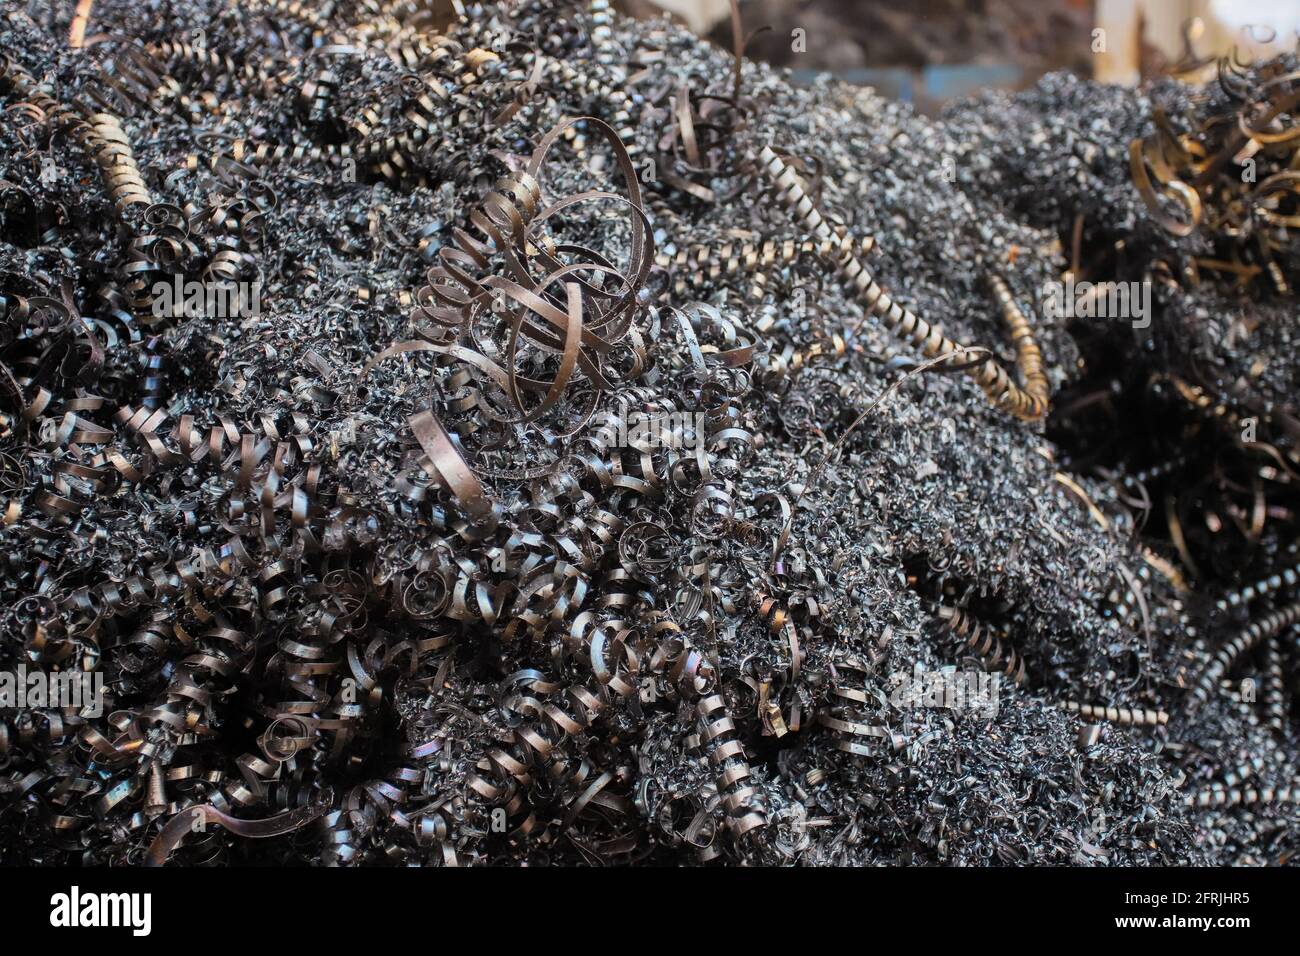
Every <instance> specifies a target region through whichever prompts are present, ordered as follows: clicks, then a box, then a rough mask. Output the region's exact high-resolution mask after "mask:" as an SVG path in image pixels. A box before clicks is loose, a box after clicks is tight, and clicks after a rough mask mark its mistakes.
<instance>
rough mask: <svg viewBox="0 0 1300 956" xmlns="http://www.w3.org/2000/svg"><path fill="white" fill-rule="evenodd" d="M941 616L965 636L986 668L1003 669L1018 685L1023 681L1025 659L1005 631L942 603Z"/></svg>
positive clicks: (949, 627)
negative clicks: (1001, 631) (1007, 638)
mask: <svg viewBox="0 0 1300 956" xmlns="http://www.w3.org/2000/svg"><path fill="white" fill-rule="evenodd" d="M939 619H940V620H941V621H942V622H943V623H944V626H945V627H946V628H947V629H948V630H950V631H952V633H954V634H956V635H957V636H958V637H961V638H964V639H965V641H966V646H967V648H969V649H970V650H971V652H972V653H974V654H975V656H976V657H978V658H979V659H980V661H981V662H983V664H984V667H985V669H987V670H990V671H997V670H999V669H1000V670H1001V673H1002V674H1003V676H1005V677H1009V678H1011V680H1012V682H1013V683H1015V684H1016V686H1019V685H1020V684H1022V683H1023V682H1024V679H1025V659H1024V658H1023V657H1022V656H1021V655H1020V654H1019V653H1018V652H1017V651H1016V649H1015V648H1014V647H1012V646H1011V644H1010V643H1009V642H1007V641H1006V635H1005V634H999V633H997V632H995V631H994V629H993V628H991V627H989V626H988V625H987V624H983V623H981V622H980V621H977V620H976V619H975V618H974V616H972V615H971V614H970V612H969V611H966V610H965V609H963V608H956V607H948V606H947V605H942V606H940V608H939Z"/></svg>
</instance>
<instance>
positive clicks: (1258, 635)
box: [1192, 602, 1300, 707]
mask: <svg viewBox="0 0 1300 956" xmlns="http://www.w3.org/2000/svg"><path fill="white" fill-rule="evenodd" d="M1296 622H1300V602H1297V603H1295V604H1288V605H1287V606H1286V607H1281V608H1277V609H1276V610H1273V611H1270V612H1269V613H1268V614H1265V615H1264V616H1262V617H1260V618H1259V619H1258V620H1256V621H1254V622H1252V623H1251V624H1250V626H1248V627H1247V628H1246V629H1245V630H1243V631H1242V632H1241V633H1239V634H1238V635H1237V636H1236V637H1234V638H1233V639H1232V640H1230V641H1228V643H1226V644H1224V645H1223V646H1222V647H1221V648H1219V650H1218V653H1216V654H1215V655H1214V659H1213V660H1212V661H1210V664H1209V666H1208V667H1206V668H1205V670H1204V671H1203V672H1202V673H1201V676H1200V678H1199V679H1198V680H1197V682H1196V686H1195V687H1194V688H1192V701H1193V706H1194V707H1199V706H1201V705H1203V704H1204V703H1205V702H1206V701H1207V700H1209V699H1210V694H1211V692H1212V691H1213V690H1214V688H1215V686H1216V685H1217V684H1218V683H1219V679H1220V678H1221V677H1223V675H1224V674H1226V673H1227V671H1228V668H1230V667H1231V666H1232V665H1233V663H1234V662H1235V661H1236V660H1237V659H1238V658H1239V657H1241V655H1243V654H1245V653H1246V652H1247V651H1249V650H1251V649H1252V648H1254V647H1256V646H1258V644H1259V642H1260V641H1263V640H1266V639H1268V638H1270V637H1273V636H1275V635H1276V634H1278V633H1279V632H1281V631H1282V630H1283V629H1284V628H1288V627H1291V626H1293V625H1294V624H1296Z"/></svg>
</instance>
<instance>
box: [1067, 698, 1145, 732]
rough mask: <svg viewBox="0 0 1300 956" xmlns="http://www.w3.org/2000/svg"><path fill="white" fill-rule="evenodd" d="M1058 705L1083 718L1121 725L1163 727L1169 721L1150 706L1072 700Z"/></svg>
mask: <svg viewBox="0 0 1300 956" xmlns="http://www.w3.org/2000/svg"><path fill="white" fill-rule="evenodd" d="M1060 707H1061V709H1062V710H1067V711H1069V712H1070V713H1072V714H1078V715H1079V716H1080V717H1082V718H1083V719H1084V720H1108V721H1110V722H1111V723H1112V724H1119V725H1120V726H1122V727H1163V726H1164V725H1165V724H1167V723H1169V715H1168V714H1167V713H1165V712H1164V711H1163V710H1151V709H1150V708H1130V707H1109V706H1106V705H1104V704H1081V703H1079V702H1078V701H1073V700H1067V701H1064V702H1062V703H1061V705H1060Z"/></svg>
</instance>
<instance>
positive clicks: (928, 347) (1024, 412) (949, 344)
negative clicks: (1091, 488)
mask: <svg viewBox="0 0 1300 956" xmlns="http://www.w3.org/2000/svg"><path fill="white" fill-rule="evenodd" d="M758 163H759V167H760V169H761V171H762V173H763V175H765V176H766V177H767V179H768V181H769V182H770V183H771V184H772V186H773V188H774V189H775V190H776V198H777V201H778V202H779V203H780V204H781V205H782V206H784V207H785V208H786V210H787V211H788V212H789V213H790V215H791V217H792V218H793V219H794V220H795V222H797V223H798V224H799V225H800V226H803V227H804V228H805V229H807V230H808V232H809V233H810V234H811V236H812V238H813V239H814V240H815V241H817V242H819V243H833V244H835V247H836V250H837V254H838V255H837V259H836V262H835V265H836V269H837V270H838V272H839V274H840V276H841V278H843V280H844V281H845V282H847V283H849V284H850V285H851V286H852V287H853V288H854V290H855V291H856V294H857V296H858V298H859V299H860V300H861V302H862V304H863V305H865V306H866V307H867V309H869V310H870V311H871V313H872V314H873V315H875V316H876V317H878V318H879V319H880V320H881V321H882V322H883V323H884V325H885V327H886V328H888V329H889V330H890V331H891V332H893V333H894V334H895V335H897V336H898V337H899V338H902V339H904V340H905V341H908V342H910V343H911V344H912V345H914V346H916V347H917V348H918V349H920V350H921V354H922V355H924V356H925V357H926V358H927V359H932V358H936V357H939V356H952V357H953V358H954V360H957V359H959V358H960V357H962V355H963V353H964V350H963V349H962V348H961V347H960V346H958V345H957V343H956V342H954V341H953V340H952V339H949V338H948V337H947V336H946V335H944V333H943V329H942V328H941V327H940V326H938V325H932V324H930V323H929V322H926V321H925V320H924V319H922V318H921V317H920V316H918V315H916V314H915V313H914V312H912V311H911V310H910V309H906V308H904V307H903V306H900V305H899V304H898V303H897V302H895V301H894V300H893V298H892V297H891V296H890V295H889V293H888V292H886V291H885V290H884V289H883V288H882V287H881V286H880V285H879V284H878V283H877V282H876V280H875V279H874V278H873V277H872V274H871V272H870V270H868V269H867V268H866V267H865V266H864V265H863V264H862V260H861V259H860V258H859V257H858V255H857V254H856V252H855V251H854V250H853V249H852V248H843V249H841V247H840V237H838V236H837V235H836V234H835V233H834V232H833V231H832V230H831V228H830V226H828V225H827V223H826V221H825V220H824V219H823V218H822V215H821V213H820V212H818V211H817V207H816V206H814V205H813V203H812V200H810V199H809V198H808V196H807V195H806V194H805V192H804V190H803V186H802V184H801V183H800V181H799V176H798V174H797V173H796V172H795V171H794V168H793V167H792V166H790V165H789V164H788V163H786V162H785V161H784V160H783V159H781V157H780V156H778V155H777V154H776V152H775V151H774V150H773V149H772V148H771V147H770V146H765V147H763V150H762V152H761V153H760V154H759V157H758ZM990 281H991V284H992V287H993V293H994V296H995V297H996V299H997V301H998V305H999V307H1000V308H1001V310H1002V314H1003V317H1004V319H1005V320H1006V322H1007V325H1008V328H1009V330H1010V333H1011V337H1012V341H1013V342H1014V343H1015V346H1016V352H1017V356H1018V359H1017V361H1018V363H1019V367H1020V372H1021V377H1022V379H1023V387H1022V386H1021V385H1017V384H1016V383H1015V382H1013V381H1012V380H1011V376H1009V375H1008V374H1007V371H1006V369H1005V368H1003V367H1002V365H1001V363H999V362H998V361H997V360H996V359H992V358H990V359H987V360H985V361H982V362H978V363H976V364H975V365H974V366H973V367H971V368H969V369H968V370H967V373H968V374H969V375H970V376H971V378H973V379H974V380H975V382H976V383H977V384H978V385H979V386H980V388H981V389H983V391H984V394H985V395H986V396H987V397H988V399H989V401H990V402H991V403H992V404H993V405H994V406H995V407H997V408H1000V409H1002V410H1003V411H1005V412H1008V413H1010V414H1012V415H1014V416H1015V417H1016V418H1020V419H1023V420H1026V421H1036V420H1038V419H1041V418H1043V417H1044V416H1045V415H1046V414H1047V408H1048V401H1049V387H1048V382H1047V377H1046V375H1045V374H1044V372H1043V366H1042V358H1041V355H1040V353H1039V350H1038V345H1037V342H1036V341H1035V339H1034V336H1033V331H1032V329H1031V328H1030V326H1029V323H1028V321H1027V320H1026V319H1025V316H1024V314H1023V313H1022V312H1021V311H1020V308H1019V306H1017V305H1016V303H1015V299H1014V298H1013V297H1012V295H1011V293H1010V290H1009V289H1008V288H1007V286H1006V283H1005V282H1004V281H1003V280H1002V279H1001V278H1000V277H997V276H994V277H992V279H991V280H990Z"/></svg>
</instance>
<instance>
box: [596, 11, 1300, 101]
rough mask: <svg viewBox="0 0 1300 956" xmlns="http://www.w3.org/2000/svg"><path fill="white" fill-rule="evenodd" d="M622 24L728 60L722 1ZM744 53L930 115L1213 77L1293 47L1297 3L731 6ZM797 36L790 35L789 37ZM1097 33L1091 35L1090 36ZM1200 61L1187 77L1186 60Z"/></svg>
mask: <svg viewBox="0 0 1300 956" xmlns="http://www.w3.org/2000/svg"><path fill="white" fill-rule="evenodd" d="M615 6H617V7H619V8H620V9H622V10H623V11H624V12H627V13H630V14H632V15H634V16H655V15H661V14H662V13H663V12H664V11H668V12H669V13H670V14H671V15H673V16H674V17H676V18H677V19H679V20H680V21H681V22H682V23H684V24H685V25H686V26H688V27H689V28H690V29H692V30H694V31H695V32H696V33H698V34H700V35H702V36H707V37H710V38H711V39H713V40H714V41H715V42H717V43H719V44H720V45H722V46H724V47H726V48H728V49H730V47H731V26H730V7H729V3H728V0H616V2H615ZM740 6H741V14H742V16H743V19H744V27H745V32H746V33H749V32H750V31H752V30H755V29H757V28H759V27H763V26H770V27H771V29H770V30H766V31H764V32H763V33H760V34H758V35H757V36H755V37H754V38H753V40H752V41H751V43H750V45H749V46H748V47H747V48H746V54H747V55H748V56H751V57H753V58H755V59H760V60H766V61H767V62H769V63H773V64H775V65H777V66H784V67H789V68H790V69H791V70H793V71H794V74H795V80H796V82H808V81H810V80H811V78H812V77H813V76H814V75H816V74H817V73H818V72H821V71H827V72H830V73H833V74H835V75H836V76H838V77H840V78H841V79H844V80H846V81H848V82H851V83H860V84H864V85H867V86H873V87H875V88H876V89H877V90H878V91H879V92H880V93H882V94H884V95H886V96H891V97H895V98H897V99H902V100H907V101H908V102H911V103H913V104H914V105H915V106H916V107H917V108H918V109H919V110H921V111H922V112H926V113H934V112H936V111H937V110H938V109H940V108H941V107H942V106H943V104H944V103H945V102H947V101H948V100H950V99H954V98H958V97H962V96H966V95H969V94H971V93H974V92H976V91H978V90H980V89H983V88H987V87H998V88H1006V89H1018V88H1020V87H1023V86H1027V85H1031V84H1033V83H1034V82H1035V81H1036V80H1037V79H1038V77H1040V76H1041V75H1042V74H1044V73H1047V72H1050V71H1052V70H1062V69H1066V70H1073V71H1074V72H1076V73H1079V74H1081V75H1083V76H1090V77H1093V78H1095V79H1097V80H1100V81H1102V82H1107V83H1121V84H1126V85H1132V84H1135V83H1137V82H1139V81H1140V80H1141V79H1143V78H1144V77H1149V76H1153V75H1157V74H1159V73H1162V72H1165V71H1167V70H1169V69H1170V68H1176V69H1177V71H1178V72H1179V73H1180V74H1182V75H1184V76H1185V77H1186V78H1188V79H1194V80H1199V79H1204V78H1205V73H1204V71H1205V70H1207V69H1208V71H1209V73H1210V74H1211V75H1212V73H1213V61H1212V58H1214V57H1217V56H1223V55H1228V54H1230V53H1231V51H1232V49H1233V47H1234V46H1236V47H1238V48H1239V55H1240V57H1241V58H1242V59H1247V58H1249V57H1250V56H1266V55H1271V54H1273V53H1276V52H1280V51H1281V50H1282V49H1292V50H1294V49H1295V47H1296V41H1297V30H1300V0H907V2H899V0H741V5H740ZM799 31H802V32H799ZM1098 31H1101V32H1100V33H1099V32H1098ZM1205 59H1211V62H1210V63H1209V64H1208V65H1205V66H1201V67H1200V68H1199V69H1198V68H1196V63H1197V61H1200V60H1205Z"/></svg>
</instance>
